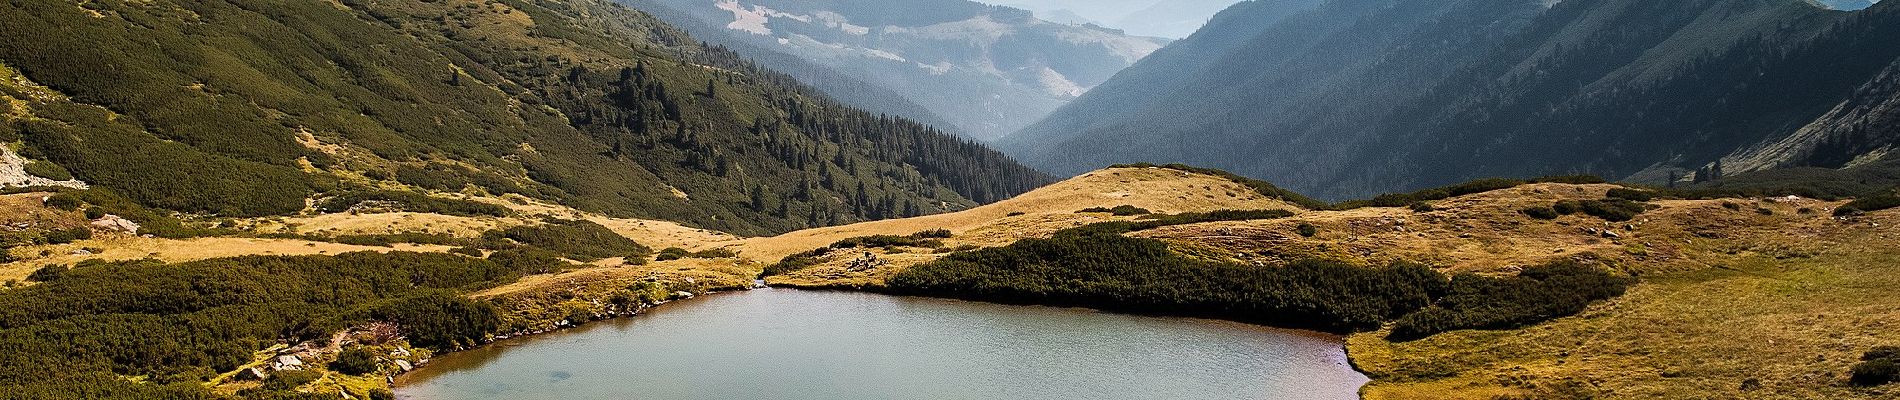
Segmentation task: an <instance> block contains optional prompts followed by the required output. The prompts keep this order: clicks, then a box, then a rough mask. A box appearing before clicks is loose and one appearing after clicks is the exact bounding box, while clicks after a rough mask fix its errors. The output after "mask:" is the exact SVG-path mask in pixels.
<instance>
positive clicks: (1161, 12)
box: [986, 0, 1241, 39]
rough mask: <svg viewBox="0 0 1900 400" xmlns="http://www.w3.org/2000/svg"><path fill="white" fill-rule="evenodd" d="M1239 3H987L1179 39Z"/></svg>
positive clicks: (1103, 0) (1165, 0)
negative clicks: (1216, 14)
mask: <svg viewBox="0 0 1900 400" xmlns="http://www.w3.org/2000/svg"><path fill="white" fill-rule="evenodd" d="M1240 1H1241V0H992V1H986V2H987V3H991V4H996V5H1002V6H1010V7H1016V8H1021V9H1024V10H1029V11H1033V12H1035V13H1036V17H1037V18H1042V19H1044V20H1048V21H1053V22H1062V23H1076V24H1081V23H1092V24H1096V25H1101V26H1106V27H1110V28H1115V29H1120V30H1122V31H1125V32H1128V34H1130V35H1139V36H1155V37H1164V38H1173V39H1179V38H1184V37H1187V36H1188V35H1190V34H1193V33H1194V31H1195V30H1199V29H1200V28H1201V24H1205V23H1207V20H1208V18H1212V17H1213V16H1214V14H1215V13H1219V12H1220V11H1221V10H1223V9H1226V8H1227V7H1228V6H1232V5H1234V3H1238V2H1240Z"/></svg>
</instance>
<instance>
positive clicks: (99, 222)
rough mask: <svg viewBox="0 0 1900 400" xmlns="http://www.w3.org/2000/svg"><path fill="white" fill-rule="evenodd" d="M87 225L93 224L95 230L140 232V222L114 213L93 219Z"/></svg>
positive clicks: (133, 233)
mask: <svg viewBox="0 0 1900 400" xmlns="http://www.w3.org/2000/svg"><path fill="white" fill-rule="evenodd" d="M87 225H88V226H91V227H92V229H93V230H96V231H101V232H118V233H126V234H132V235H137V234H139V224H138V223H136V222H132V221H131V220H128V219H125V218H122V217H119V216H117V215H112V214H106V215H105V216H102V217H99V219H95V220H92V222H91V223H89V224H87Z"/></svg>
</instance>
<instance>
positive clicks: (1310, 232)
mask: <svg viewBox="0 0 1900 400" xmlns="http://www.w3.org/2000/svg"><path fill="white" fill-rule="evenodd" d="M1293 230H1294V231H1297V232H1299V233H1300V236H1305V237H1309V238H1310V237H1313V236H1318V235H1319V227H1317V226H1313V224H1309V223H1305V222H1301V223H1300V226H1297V227H1294V228H1293Z"/></svg>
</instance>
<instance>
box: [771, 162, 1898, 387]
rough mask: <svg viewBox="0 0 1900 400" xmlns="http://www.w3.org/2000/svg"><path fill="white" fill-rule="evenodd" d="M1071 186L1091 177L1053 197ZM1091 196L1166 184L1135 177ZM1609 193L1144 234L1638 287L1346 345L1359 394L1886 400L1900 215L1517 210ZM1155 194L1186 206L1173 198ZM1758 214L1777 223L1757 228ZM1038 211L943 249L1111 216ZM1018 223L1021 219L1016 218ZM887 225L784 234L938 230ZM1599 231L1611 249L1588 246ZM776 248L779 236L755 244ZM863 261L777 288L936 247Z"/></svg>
mask: <svg viewBox="0 0 1900 400" xmlns="http://www.w3.org/2000/svg"><path fill="white" fill-rule="evenodd" d="M1111 171H1113V170H1111ZM1099 174H1100V173H1097V174H1096V175H1099ZM1145 178H1147V179H1160V180H1166V179H1172V178H1173V177H1171V176H1148V177H1145ZM1077 183H1083V184H1087V183H1089V181H1088V180H1087V179H1078V180H1076V181H1071V182H1068V183H1064V184H1060V185H1058V186H1055V187H1061V186H1062V185H1070V184H1077ZM1095 183H1099V184H1104V185H1111V186H1108V187H1113V186H1119V187H1142V188H1155V189H1167V188H1170V186H1169V185H1167V184H1165V183H1163V182H1151V181H1146V180H1142V179H1137V180H1132V181H1128V182H1124V181H1121V180H1112V181H1096V182H1095ZM1190 186H1194V185H1190ZM1614 187H1616V186H1614V185H1568V184H1533V185H1526V186H1522V187H1518V188H1512V189H1505V190H1499V191H1494V192H1488V193H1481V194H1475V195H1469V196H1462V197H1456V198H1451V199H1446V200H1441V201H1435V202H1432V204H1433V206H1434V207H1436V208H1437V210H1434V211H1429V212H1418V211H1414V210H1409V209H1406V208H1361V209H1355V210H1347V211H1308V212H1302V213H1300V214H1299V215H1296V216H1293V217H1290V218H1284V219H1277V220H1260V221H1237V222H1212V223H1202V224H1192V225H1184V226H1174V227H1164V228H1160V229H1155V230H1152V231H1146V232H1139V233H1136V235H1140V236H1145V237H1154V238H1159V239H1163V240H1167V241H1169V242H1170V243H1171V244H1172V245H1173V247H1174V248H1175V249H1176V250H1177V251H1181V252H1184V253H1187V254H1192V255H1194V256H1198V257H1207V258H1219V259H1229V260H1233V261H1241V262H1262V263H1266V264H1268V265H1273V264H1275V263H1279V262H1284V261H1288V260H1293V259H1300V258H1307V257H1326V258H1337V259H1345V260H1348V261H1353V262H1357V263H1362V264H1379V263H1383V262H1385V261H1389V260H1394V259H1406V260H1417V261H1424V262H1428V263H1431V264H1432V265H1436V266H1439V267H1441V268H1442V269H1445V270H1448V271H1457V272H1476V273H1485V274H1491V273H1497V274H1504V273H1509V272H1511V271H1515V270H1516V269H1517V268H1519V267H1521V266H1525V265H1533V264H1537V263H1542V262H1546V261H1550V260H1553V259H1562V258H1575V259H1591V260H1598V261H1601V262H1604V263H1608V264H1610V265H1612V266H1615V267H1617V268H1619V269H1621V270H1623V271H1626V272H1629V273H1632V274H1636V275H1638V276H1640V277H1641V278H1642V279H1643V281H1642V283H1640V284H1639V285H1637V286H1636V287H1635V288H1634V289H1632V291H1631V292H1630V294H1628V295H1626V296H1624V297H1621V298H1618V299H1616V300H1613V301H1611V302H1608V303H1605V304H1601V305H1598V306H1596V307H1593V308H1591V309H1590V310H1589V311H1587V312H1585V313H1584V314H1581V315H1578V316H1574V317H1567V318H1561V319H1558V320H1555V321H1553V322H1550V323H1545V324H1539V325H1535V326H1532V327H1529V328H1525V329H1519V330H1509V331H1457V332H1453V333H1450V334H1444V335H1439V336H1436V337H1433V338H1430V339H1426V340H1421V341H1415V342H1408V343H1392V342H1388V341H1386V340H1385V339H1384V335H1385V332H1372V333H1365V334H1358V335H1354V336H1351V337H1350V338H1349V346H1348V349H1349V351H1350V352H1351V353H1352V359H1353V361H1354V362H1355V363H1356V364H1357V365H1358V366H1359V367H1360V368H1361V369H1362V370H1364V371H1365V372H1367V373H1368V375H1370V376H1372V377H1373V378H1374V379H1375V381H1374V382H1373V383H1372V384H1370V385H1369V386H1367V388H1366V389H1365V395H1366V397H1367V398H1372V399H1469V398H1480V399H1482V398H1491V397H1493V396H1497V395H1506V396H1527V397H1528V398H1590V397H1596V398H1605V397H1607V398H1696V397H1703V396H1714V397H1717V398H1727V397H1749V398H1756V397H1759V398H1881V397H1880V396H1882V395H1881V394H1879V393H1878V392H1873V391H1862V390H1856V389H1852V388H1848V387H1846V386H1845V385H1844V381H1845V373H1846V372H1845V371H1846V370H1847V367H1848V366H1849V365H1850V364H1851V362H1850V360H1852V359H1854V358H1855V357H1858V355H1859V352H1861V351H1865V350H1866V349H1867V348H1870V347H1872V346H1874V345H1878V344H1891V343H1893V342H1896V341H1900V334H1896V333H1895V332H1896V331H1894V330H1892V329H1891V327H1890V326H1888V325H1889V324H1890V322H1889V321H1893V320H1896V317H1900V314H1897V313H1896V310H1900V298H1895V297H1893V296H1891V293H1890V292H1891V288H1892V287H1896V286H1895V285H1896V284H1900V281H1897V280H1896V278H1894V277H1893V276H1892V274H1893V273H1894V272H1896V269H1900V266H1896V265H1894V264H1893V262H1892V261H1891V260H1894V259H1896V258H1900V241H1896V240H1895V239H1900V238H1896V237H1894V236H1895V234H1894V233H1892V232H1891V229H1889V228H1882V227H1891V226H1893V224H1895V223H1900V212H1894V211H1885V212H1879V213H1875V214H1873V215H1870V216H1869V217H1866V218H1865V219H1861V220H1856V221H1851V222H1842V221H1837V220H1834V219H1832V218H1830V217H1829V216H1828V215H1829V211H1831V210H1832V209H1833V208H1834V207H1837V206H1839V205H1840V204H1841V203H1842V202H1839V201H1821V200H1813V199H1798V200H1789V199H1774V200H1770V199H1761V198H1756V199H1721V200H1665V201H1657V202H1654V203H1655V204H1657V205H1659V206H1660V207H1661V208H1659V209H1656V210H1651V211H1649V212H1646V213H1644V214H1642V215H1641V216H1639V217H1638V218H1637V219H1636V220H1634V221H1630V222H1627V223H1614V224H1612V223H1606V222H1604V221H1602V220H1599V219H1595V218H1591V217H1587V216H1582V215H1576V216H1565V217H1562V218H1559V219H1557V220H1553V221H1541V220H1534V219H1531V218H1529V217H1526V216H1524V215H1522V214H1519V213H1518V210H1520V209H1521V208H1523V207H1527V206H1532V205H1549V204H1551V203H1553V202H1556V201H1559V200H1566V199H1593V198H1601V197H1602V196H1603V193H1604V192H1606V191H1608V190H1609V189H1611V188H1614ZM1033 195H1034V193H1032V195H1031V196H1033ZM1025 197H1030V196H1025ZM1154 197H1157V196H1156V193H1152V192H1144V191H1139V190H1137V191H1136V194H1135V196H1134V198H1137V199H1141V198H1154ZM1158 197H1159V198H1160V199H1176V200H1178V199H1180V197H1179V195H1178V194H1176V192H1172V191H1164V192H1160V193H1159V196H1158ZM1188 197H1190V198H1192V197H1194V196H1188ZM1725 203H1726V204H1733V205H1734V207H1733V208H1730V207H1725V206H1724V204H1725ZM1004 204H1007V203H1004ZM1137 204H1139V203H1137ZM1248 206H1249V205H1248V204H1246V203H1244V202H1227V203H1218V202H1217V203H1213V204H1204V205H1201V207H1211V208H1246V207H1248ZM1764 209H1765V210H1768V212H1770V213H1772V215H1764V214H1763V212H1762V211H1760V210H1764ZM1802 209H1807V210H1808V211H1807V212H1805V213H1804V212H1802V211H1800V210H1802ZM1042 211H1044V212H1047V213H1048V214H1045V215H1046V218H1049V219H1046V220H1041V221H1042V222H1043V225H1035V224H1025V223H1024V221H1031V220H1020V219H1011V218H1003V219H997V220H979V221H974V222H977V223H979V225H981V226H980V227H975V228H970V227H959V228H958V229H955V230H957V231H958V235H957V237H955V238H952V239H949V240H948V242H949V244H950V245H952V246H954V245H960V244H977V245H983V246H995V245H999V244H1002V243H1008V242H1009V240H1007V239H1004V238H1000V237H989V236H978V235H973V234H971V233H976V232H1008V233H1013V234H1016V235H1018V236H1017V237H1031V236H1035V235H1037V232H1041V231H1039V230H1038V227H1042V229H1049V230H1053V229H1060V228H1064V227H1071V226H1075V225H1077V224H1080V223H1082V222H1083V220H1084V219H1085V218H1092V219H1093V220H1096V221H1099V220H1103V219H1107V218H1111V217H1110V216H1108V215H1107V214H1095V215H1076V214H1073V213H1072V212H1057V211H1059V210H1042ZM1065 213H1066V214H1067V215H1064V214H1065ZM1029 216H1034V214H1032V215H1029ZM1022 217H1027V216H1019V217H1017V218H1022ZM1301 224H1310V225H1313V226H1316V227H1317V228H1318V234H1317V235H1315V236H1314V237H1312V238H1306V237H1302V236H1300V235H1299V234H1298V233H1297V227H1298V226H1299V225H1301ZM877 226H885V227H892V226H902V227H903V228H902V229H898V228H887V229H880V230H872V229H863V230H857V229H853V228H854V227H859V225H853V226H845V227H838V228H832V229H829V230H825V231H809V232H794V233H792V234H788V235H786V236H783V237H784V238H791V237H798V236H801V235H802V234H817V235H824V237H825V238H834V237H837V238H842V237H843V236H846V235H848V234H850V233H866V234H868V233H872V232H875V233H887V234H888V233H900V232H899V231H905V232H908V231H906V229H908V230H909V231H914V230H917V229H922V228H926V227H928V226H930V224H929V223H927V222H926V221H925V220H917V219H913V220H898V221H885V222H881V223H879V224H878V225H877ZM864 227H866V228H868V227H869V226H868V225H867V226H864ZM1606 229H1607V230H1610V231H1613V232H1615V234H1616V236H1617V237H1614V238H1611V237H1605V236H1604V235H1602V234H1600V233H1593V232H1601V231H1603V230H1606ZM1592 230H1594V231H1592ZM966 232H971V233H966ZM1044 234H1046V232H1045V233H1044ZM770 240H782V239H761V240H760V241H770ZM810 242H812V243H816V242H817V240H810ZM804 244H810V243H804ZM814 246H816V245H814ZM871 252H872V253H874V254H878V255H879V257H880V258H882V259H885V260H887V261H889V262H890V263H891V264H890V266H889V267H881V268H879V269H874V270H871V271H868V272H850V271H847V270H846V267H845V263H846V262H847V261H849V260H850V259H852V258H856V257H858V254H857V253H855V252H852V253H851V254H847V255H846V256H839V257H833V258H831V259H827V260H825V262H824V263H823V264H821V265H819V266H816V267H812V268H810V269H807V270H804V271H800V272H797V273H794V274H791V275H787V276H775V277H772V278H770V279H768V281H769V282H771V283H773V284H779V285H794V286H820V287H863V286H876V285H879V284H881V283H882V279H884V278H886V277H888V276H890V275H892V274H895V273H896V272H897V271H901V270H902V269H903V268H905V267H907V266H909V265H914V264H916V263H920V262H924V261H929V260H934V259H936V258H938V257H940V255H937V254H928V251H927V249H900V251H899V252H898V253H897V254H891V253H890V252H887V251H884V250H871ZM1751 378H1752V379H1758V380H1759V381H1758V382H1757V384H1758V385H1759V386H1758V387H1756V388H1755V389H1754V390H1752V391H1748V392H1743V391H1742V389H1741V388H1742V387H1743V382H1744V381H1747V380H1748V379H1751Z"/></svg>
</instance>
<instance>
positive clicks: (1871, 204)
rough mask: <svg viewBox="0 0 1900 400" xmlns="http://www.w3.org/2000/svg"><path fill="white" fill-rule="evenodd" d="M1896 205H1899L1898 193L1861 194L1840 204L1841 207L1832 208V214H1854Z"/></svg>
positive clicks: (1842, 215) (1837, 215) (1843, 215)
mask: <svg viewBox="0 0 1900 400" xmlns="http://www.w3.org/2000/svg"><path fill="white" fill-rule="evenodd" d="M1896 207H1900V195H1893V194H1883V195H1874V196H1863V197H1860V198H1857V199H1854V201H1850V202H1847V204H1845V205H1842V206H1841V208H1836V209H1834V216H1836V217H1848V216H1855V215H1860V214H1864V213H1868V212H1874V211H1880V210H1886V209H1890V208H1896Z"/></svg>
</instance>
